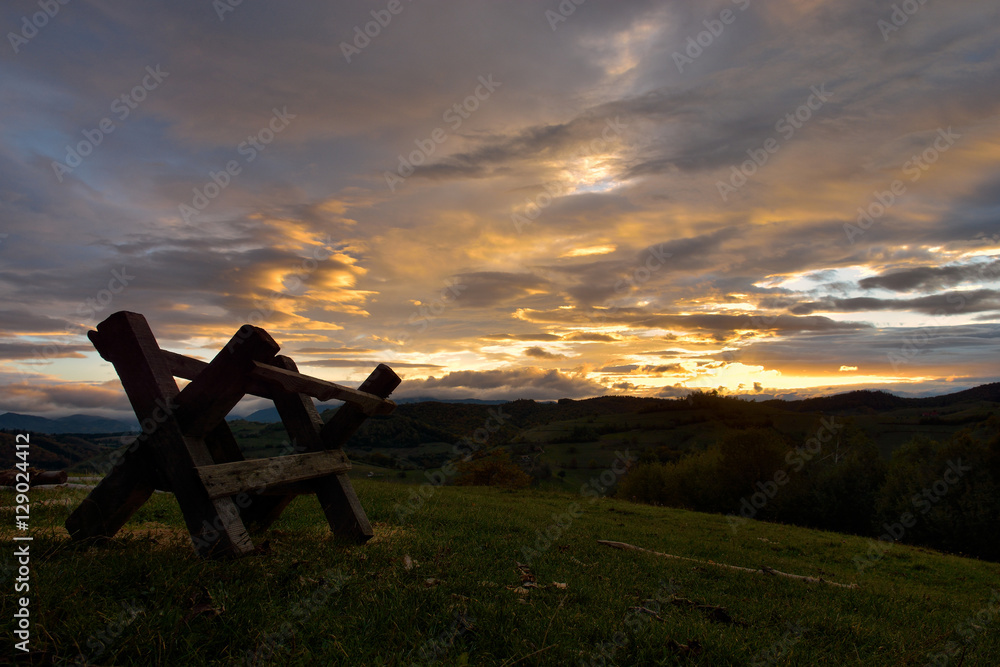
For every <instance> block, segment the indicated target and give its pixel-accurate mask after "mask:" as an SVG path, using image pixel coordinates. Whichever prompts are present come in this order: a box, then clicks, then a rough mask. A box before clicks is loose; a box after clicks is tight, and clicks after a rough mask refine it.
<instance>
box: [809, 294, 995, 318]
mask: <svg viewBox="0 0 1000 667" xmlns="http://www.w3.org/2000/svg"><path fill="white" fill-rule="evenodd" d="M879 310H903V311H911V312H917V313H925V314H927V315H962V314H965V313H976V312H984V311H1000V291H997V290H987V289H981V290H973V291H968V292H948V293H946V294H933V295H931V296H922V297H916V298H913V299H876V298H873V297H856V298H853V299H828V300H824V301H818V302H811V303H803V304H799V305H797V306H794V307H793V308H792V309H791V312H792V313H794V314H796V315H808V314H809V313H814V312H816V311H827V312H830V311H833V312H842V313H857V312H863V311H879Z"/></svg>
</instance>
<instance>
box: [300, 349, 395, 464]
mask: <svg viewBox="0 0 1000 667" xmlns="http://www.w3.org/2000/svg"><path fill="white" fill-rule="evenodd" d="M400 382H402V380H400V379H399V376H398V375H396V374H395V373H394V372H393V370H392V369H391V368H389V367H388V366H386V365H385V364H379V365H378V366H376V367H375V370H373V371H372V372H371V374H370V375H369V376H368V378H367V379H366V380H365V381H364V382H362V383H361V386H360V387H358V390H359V391H363V392H366V393H369V394H374V395H375V396H379V397H381V398H385V397H386V396H388V395H389V394H391V393H392V392H393V391H394V390H395V389H396V387H398V386H399V383H400ZM367 416H368V415H366V414H365V413H364V412H363V411H361V410H359V409H358V407H357V406H356V405H353V404H351V403H345V404H344V405H342V406H340V408H338V409H337V412H336V413H334V415H333V417H332V418H331V419H330V421H329V422H327V424H326V425H325V426H324V427H323V430H322V432H321V433H320V439H321V440H322V441H323V447H324V448H325V449H339V448H341V447H343V446H344V443H345V442H347V440H348V438H350V437H351V436H352V435H354V432H355V431H357V430H358V428H359V427H360V426H361V424H362V423H364V421H365V418H366V417H367Z"/></svg>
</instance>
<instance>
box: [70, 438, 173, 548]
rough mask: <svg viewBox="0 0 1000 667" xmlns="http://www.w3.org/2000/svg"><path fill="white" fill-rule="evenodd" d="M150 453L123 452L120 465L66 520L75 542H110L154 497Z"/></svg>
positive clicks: (140, 451) (98, 484) (137, 450)
mask: <svg viewBox="0 0 1000 667" xmlns="http://www.w3.org/2000/svg"><path fill="white" fill-rule="evenodd" d="M151 459H152V454H151V452H150V451H149V450H148V449H146V448H142V449H138V448H137V449H126V450H125V451H124V453H123V455H122V459H121V461H120V462H119V463H118V465H117V466H116V467H115V468H114V469H112V471H111V473H109V474H107V475H105V476H104V479H102V480H101V481H100V482H98V483H97V486H96V487H94V488H93V489H91V490H90V493H89V494H88V495H87V497H86V498H84V499H83V502H81V503H80V504H79V505H78V506H77V508H76V509H75V510H73V513H72V514H70V515H69V517H67V519H66V531H67V532H69V534H70V537H71V538H73V539H74V540H84V539H92V538H93V539H109V538H111V537H114V535H115V533H117V532H118V531H119V530H121V527H122V526H124V525H125V522H126V521H128V520H129V517H131V516H132V514H133V513H134V512H135V511H136V510H137V509H139V508H140V507H141V506H142V504H143V503H145V502H146V501H147V500H149V497H150V496H151V495H153V489H154V487H155V481H154V478H155V476H154V475H153V473H152V471H151Z"/></svg>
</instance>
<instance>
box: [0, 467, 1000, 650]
mask: <svg viewBox="0 0 1000 667" xmlns="http://www.w3.org/2000/svg"><path fill="white" fill-rule="evenodd" d="M356 487H357V489H358V493H359V495H360V497H361V500H362V503H363V504H364V506H365V508H366V509H367V511H368V514H369V517H370V518H371V519H372V522H373V524H374V526H375V532H376V536H375V538H374V539H373V540H371V541H370V542H369V543H368V544H366V545H364V546H347V545H343V544H338V543H337V542H336V541H335V540H334V539H332V537H331V536H330V534H329V532H328V531H327V529H326V526H325V523H324V522H323V518H322V513H321V511H320V509H319V506H318V504H317V502H316V500H315V499H314V498H312V497H300V498H299V499H297V500H296V501H295V503H294V504H293V505H292V506H290V508H289V509H288V510H287V511H286V512H285V514H284V515H283V517H282V519H281V520H280V521H279V522H278V523H277V524H276V525H275V526H274V528H273V529H272V530H271V531H269V532H267V533H265V534H263V535H261V536H258V537H256V538H255V543H256V544H258V546H259V547H260V551H261V553H259V554H256V555H253V556H250V557H247V558H244V559H241V560H237V561H230V562H206V561H201V560H198V559H197V558H196V557H195V556H194V554H193V551H192V549H191V546H190V540H189V538H188V537H187V535H186V533H185V532H184V530H183V522H182V519H181V515H180V512H179V509H178V507H177V504H176V502H175V501H174V499H173V497H172V496H170V495H169V494H156V495H154V497H153V498H152V499H151V501H150V502H149V503H147V504H146V505H145V506H144V507H143V508H142V509H141V510H140V511H139V512H138V513H137V514H136V515H135V516H134V517H133V519H132V520H131V521H130V522H129V524H128V525H127V526H126V529H125V531H123V532H122V533H120V534H119V536H118V537H116V538H115V539H114V540H112V541H111V542H110V543H107V544H105V545H102V546H95V547H90V548H81V547H80V546H78V545H76V544H73V543H71V542H70V541H69V540H68V537H67V535H66V533H65V530H64V529H63V527H62V523H63V521H64V520H65V518H66V516H67V515H68V514H69V512H70V511H71V510H72V508H73V506H74V505H75V503H76V502H78V501H79V500H80V499H81V498H82V497H83V495H84V494H85V491H83V490H42V489H35V490H33V491H32V493H31V501H32V514H31V522H32V534H33V535H34V541H33V542H32V543H31V554H32V562H31V568H32V571H31V591H30V595H31V601H32V602H31V613H32V633H33V634H32V638H31V647H32V649H33V650H34V651H37V652H38V654H37V655H36V656H35V657H36V660H39V661H45V660H48V659H51V660H52V662H54V663H55V664H71V663H72V662H73V661H74V660H76V659H78V658H79V659H80V660H82V661H83V662H82V664H94V665H149V664H166V665H208V664H275V665H287V664H292V665H296V664H302V665H309V664H322V665H328V664H344V665H411V664H441V665H465V664H468V665H515V664H516V665H571V664H572V665H579V664H594V665H603V664H609V665H610V664H619V665H675V664H676V665H752V664H758V665H763V664H767V665H924V664H935V665H945V664H947V665H958V664H962V665H965V666H971V665H983V666H987V665H990V666H992V665H996V664H998V663H1000V633H998V632H997V629H998V628H1000V622H998V621H1000V619H998V618H996V615H997V613H996V612H997V611H998V610H1000V600H998V598H997V597H995V595H994V593H993V589H994V588H998V587H1000V565H997V564H993V563H986V562H980V561H975V560H969V559H964V558H961V557H958V556H952V555H945V554H940V553H937V552H932V551H928V550H925V549H919V548H913V547H908V546H902V545H895V546H892V547H891V548H890V549H888V550H887V551H885V552H884V555H883V552H882V550H877V553H878V554H879V555H880V556H881V557H880V558H878V559H877V560H875V561H873V562H872V564H871V566H870V567H867V568H865V569H864V570H863V571H859V569H858V568H857V566H856V565H855V558H856V557H864V556H865V554H866V553H867V552H868V551H869V548H870V543H869V542H868V541H867V540H865V539H862V538H857V537H848V536H842V535H838V534H834V533H825V532H820V531H814V530H807V529H801V528H793V527H787V526H781V525H773V524H766V523H758V522H752V521H751V522H748V523H746V524H745V525H743V526H741V527H739V528H737V529H736V532H735V533H734V530H733V529H731V528H730V526H729V525H728V524H727V522H726V519H725V517H722V516H718V515H708V514H698V513H693V512H685V511H680V510H673V509H665V508H657V507H650V506H644V505H634V504H631V503H628V502H625V501H620V500H613V499H605V498H600V499H597V498H593V499H591V498H589V497H584V496H581V495H579V494H575V493H566V492H551V491H538V490H532V491H517V492H511V491H501V490H496V489H483V488H469V487H441V488H434V489H433V490H431V488H430V487H424V490H425V492H427V494H428V496H429V498H428V499H427V500H426V501H425V502H424V503H423V504H422V505H421V506H420V507H418V508H417V509H415V511H413V512H412V513H411V514H409V515H407V516H402V515H401V514H400V513H399V512H398V511H397V510H398V507H399V505H400V504H402V503H406V502H407V499H408V498H409V497H410V494H411V493H412V492H413V491H414V490H415V489H416V487H415V486H413V485H412V484H411V485H406V484H391V483H385V482H381V481H370V480H366V479H360V480H358V481H357V482H356ZM591 500H593V502H591ZM573 503H576V504H577V505H573ZM12 504H13V494H11V493H9V492H3V493H0V505H2V506H3V507H4V508H5V509H3V510H2V514H0V521H2V523H3V525H4V529H3V531H0V533H2V536H3V538H4V540H5V542H7V544H8V545H10V544H12V543H11V542H10V538H11V537H12V531H10V530H8V529H7V527H8V526H11V525H12V523H13V513H12V510H11V509H9V508H10V506H11V505H12ZM573 514H576V515H577V516H575V517H574V516H572V515H573ZM553 515H555V516H556V518H554V517H553ZM557 519H558V521H559V522H560V523H561V524H562V526H561V527H560V526H559V525H558V524H557V523H556V520H557ZM546 532H547V533H548V535H549V536H548V537H547V538H542V537H540V535H542V534H544V533H546ZM598 539H605V540H616V541H621V542H627V543H630V544H634V545H638V546H642V547H645V548H648V549H652V550H655V551H660V552H667V553H670V554H675V555H679V556H686V557H690V558H695V559H700V560H705V561H708V560H711V561H715V562H717V563H727V564H731V565H739V566H746V567H751V568H759V567H761V566H769V567H771V568H774V569H776V570H780V571H784V572H790V573H796V574H802V575H809V576H814V577H823V578H826V579H827V580H830V581H834V582H841V583H845V584H850V583H856V584H858V588H856V589H847V588H839V587H834V586H829V585H825V584H809V583H804V582H801V581H795V580H791V579H786V578H783V577H776V576H773V575H765V574H757V573H747V572H738V571H733V570H728V569H723V568H719V567H715V566H713V565H711V564H707V563H693V562H691V561H684V560H674V559H666V558H661V557H657V556H655V555H651V554H647V553H639V552H635V551H619V550H615V549H610V548H607V547H605V546H602V545H599V544H598V543H597V540H598ZM525 548H526V549H528V550H531V551H527V550H525ZM532 551H533V552H534V553H532ZM527 560H530V565H529V567H528V568H527V569H525V568H523V567H519V563H520V564H522V565H525V564H526V561H527ZM10 562H11V559H10V556H7V557H5V559H4V561H3V566H2V568H3V569H2V572H0V574H2V579H3V583H2V586H3V589H4V595H3V597H2V603H0V614H2V617H3V618H4V619H5V621H4V623H5V625H6V627H8V628H9V627H10V624H11V618H12V613H13V609H14V602H13V597H14V596H13V595H8V591H10V590H12V589H13V577H14V573H13V571H12V568H11V566H10ZM532 577H533V578H534V584H532V581H531V578H532ZM525 582H526V585H522V584H524V583H525ZM719 607H721V608H723V609H722V610H720V609H718V608H719ZM637 608H642V609H645V610H646V611H643V610H640V609H637ZM11 634H12V632H11V630H7V631H6V632H5V637H10V636H11Z"/></svg>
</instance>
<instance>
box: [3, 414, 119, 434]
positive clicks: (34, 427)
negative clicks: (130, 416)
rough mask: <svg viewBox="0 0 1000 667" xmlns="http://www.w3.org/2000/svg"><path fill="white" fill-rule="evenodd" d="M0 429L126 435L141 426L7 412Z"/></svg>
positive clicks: (75, 417)
mask: <svg viewBox="0 0 1000 667" xmlns="http://www.w3.org/2000/svg"><path fill="white" fill-rule="evenodd" d="M0 429H6V430H11V431H31V432H33V433H126V432H128V431H137V430H139V425H138V424H137V423H135V422H131V423H126V422H122V421H118V420H117V419H105V418H104V417H95V416H93V415H69V416H68V417H60V418H58V419H49V418H47V417H37V416H35V415H22V414H18V413H16V412H5V413H3V414H0Z"/></svg>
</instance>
